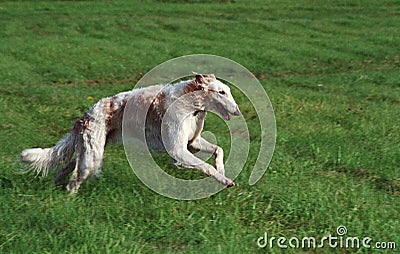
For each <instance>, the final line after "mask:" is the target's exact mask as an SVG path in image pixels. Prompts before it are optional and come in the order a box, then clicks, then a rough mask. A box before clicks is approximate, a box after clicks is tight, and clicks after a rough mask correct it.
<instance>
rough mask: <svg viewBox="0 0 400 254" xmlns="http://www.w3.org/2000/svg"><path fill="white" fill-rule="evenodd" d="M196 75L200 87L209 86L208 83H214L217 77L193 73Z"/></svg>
mask: <svg viewBox="0 0 400 254" xmlns="http://www.w3.org/2000/svg"><path fill="white" fill-rule="evenodd" d="M192 73H193V74H194V75H196V83H198V84H200V85H206V86H207V85H208V83H210V82H212V81H214V80H215V79H216V78H215V75H214V74H199V73H197V72H194V71H193V72H192Z"/></svg>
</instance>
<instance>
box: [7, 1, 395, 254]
mask: <svg viewBox="0 0 400 254" xmlns="http://www.w3.org/2000/svg"><path fill="white" fill-rule="evenodd" d="M398 24H400V6H399V4H398V1H394V0H393V1H390V0H384V1H373V0H366V1H344V0H336V1H322V0H320V1H307V0H297V1H261V0H258V1H241V0H237V1H218V3H216V2H214V1H205V2H202V1H172V2H169V1H113V2H111V1H77V2H75V1H59V2H51V1H48V2H37V1H18V2H4V1H2V2H1V3H0V94H1V97H0V108H1V111H0V144H1V147H0V156H1V160H0V168H1V173H0V185H1V186H0V193H1V196H0V206H1V208H0V225H1V226H0V252H4V253H138V252H143V253H153V252H159V253H171V252H185V253H257V252H263V253H265V252H267V251H269V252H277V253H279V252H280V249H279V248H277V247H276V248H274V249H272V250H270V249H268V248H267V249H259V248H258V246H257V244H256V241H257V239H258V238H259V237H261V236H263V235H264V232H268V235H270V236H275V237H280V236H285V237H287V238H290V237H292V236H296V237H303V236H312V237H316V238H318V239H321V238H322V237H324V236H327V235H328V234H330V233H331V234H335V232H336V228H337V227H338V226H339V225H345V226H346V227H347V229H348V234H347V235H348V236H359V237H363V236H369V237H371V238H373V240H374V241H395V242H396V243H397V245H399V244H400V219H399V210H400V209H399V208H400V202H399V201H400V197H399V194H400V172H399V168H400V160H399V158H400V150H399V145H400V121H399V115H400V82H399V80H400V68H399V67H400V48H399V41H400V33H399V28H398ZM195 53H207V54H216V55H220V56H224V57H227V58H230V59H232V60H234V61H237V62H238V63H240V64H242V65H243V66H245V67H247V68H248V69H249V70H250V71H251V72H252V73H254V74H255V75H256V76H257V77H258V78H259V79H260V81H261V82H262V84H263V86H264V88H265V90H266V91H267V93H268V95H269V97H270V99H271V101H272V104H273V106H274V109H275V115H276V120H277V133H278V136H277V144H276V149H275V153H274V157H273V159H272V162H271V164H270V166H269V169H268V170H267V172H266V174H265V175H264V176H263V178H262V180H261V181H259V182H258V183H257V184H256V185H254V186H248V184H247V183H248V179H249V176H250V172H251V169H252V164H254V161H255V158H256V155H257V152H258V149H257V145H258V144H259V143H258V142H259V137H258V132H259V130H258V129H257V127H258V125H257V121H256V118H254V111H253V110H252V108H251V106H250V105H249V102H248V101H247V100H245V99H244V98H243V97H241V96H238V101H239V105H240V106H241V108H242V112H243V114H244V115H245V117H246V119H247V120H248V124H249V126H250V130H251V133H250V135H251V138H252V146H251V151H250V156H249V160H248V163H247V164H246V168H245V169H244V170H243V171H242V172H241V174H240V175H239V177H238V178H237V179H236V181H235V182H236V184H237V185H236V186H235V187H234V188H230V189H228V190H224V191H222V192H220V193H218V194H217V195H214V196H212V197H209V198H207V199H202V200H197V201H177V200H172V199H168V198H165V197H163V196H160V195H158V194H156V193H154V192H152V191H151V190H149V189H148V188H147V187H146V186H144V185H143V184H142V183H141V182H140V181H139V180H138V179H137V177H136V176H135V175H134V174H133V172H132V170H131V168H130V167H129V164H128V162H127V160H126V158H125V154H124V151H123V148H122V147H117V146H110V147H108V148H107V151H106V155H105V163H104V168H103V175H102V177H101V178H100V179H97V180H96V179H93V180H91V181H88V182H86V183H85V184H84V185H83V186H82V188H81V191H80V193H79V194H78V195H76V196H71V195H68V194H67V193H66V191H64V190H62V189H60V188H56V187H54V186H53V183H52V177H48V178H45V179H38V178H34V177H32V176H30V175H19V174H16V171H18V169H20V168H21V165H20V164H19V163H18V156H19V153H20V152H21V151H22V150H23V149H24V148H28V147H35V146H40V147H49V146H52V145H53V144H54V143H55V142H57V141H58V140H59V139H60V138H61V137H62V136H63V135H65V134H66V133H67V132H68V131H69V129H70V127H71V124H72V123H73V121H75V120H76V119H77V118H79V117H80V116H81V115H82V114H83V113H84V112H85V111H86V110H87V109H88V108H89V107H90V106H91V105H92V104H93V103H94V102H95V101H97V100H98V99H100V98H102V97H105V96H110V95H113V94H115V93H117V92H120V91H124V90H128V89H131V88H132V87H133V86H134V84H135V83H136V81H137V80H138V79H139V78H140V77H141V76H142V75H143V74H144V73H146V72H147V71H149V70H150V69H151V68H153V67H154V66H156V65H158V64H160V63H162V62H164V61H166V60H169V59H171V58H174V57H178V56H181V55H185V54H195ZM220 125H221V122H219V121H218V119H217V118H215V117H214V118H213V117H210V118H209V119H208V121H207V126H206V127H207V128H208V129H217V127H219V126H220ZM218 138H220V139H221V141H220V142H221V143H222V144H223V146H224V147H226V146H227V145H228V142H229V137H227V136H226V135H225V136H224V132H223V131H222V132H221V137H218ZM164 159H165V160H164ZM160 160H161V161H165V162H167V161H168V159H166V158H164V157H161V159H160ZM165 167H167V168H168V169H169V170H171V168H173V166H171V165H166V166H165ZM227 170H229V169H227ZM397 249H398V246H397ZM299 251H303V252H314V251H318V253H319V252H326V253H329V252H336V253H349V252H354V251H355V250H354V249H353V250H351V249H350V250H348V249H347V250H346V249H338V248H337V249H330V248H325V249H322V250H321V249H318V250H312V249H311V250H307V249H304V250H303V249H290V250H289V252H293V253H295V252H299ZM360 251H361V252H368V250H367V249H361V250H360Z"/></svg>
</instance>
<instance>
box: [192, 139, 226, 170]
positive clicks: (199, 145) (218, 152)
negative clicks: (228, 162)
mask: <svg viewBox="0 0 400 254" xmlns="http://www.w3.org/2000/svg"><path fill="white" fill-rule="evenodd" d="M190 146H191V147H193V148H194V149H197V150H200V151H202V152H205V153H210V154H213V155H215V168H216V169H217V171H218V172H219V173H220V174H222V175H225V166H224V150H222V148H221V147H219V146H217V145H214V144H212V143H210V142H208V141H207V140H206V139H204V138H202V137H201V136H199V137H198V138H196V139H195V140H193V142H192V143H191V144H190Z"/></svg>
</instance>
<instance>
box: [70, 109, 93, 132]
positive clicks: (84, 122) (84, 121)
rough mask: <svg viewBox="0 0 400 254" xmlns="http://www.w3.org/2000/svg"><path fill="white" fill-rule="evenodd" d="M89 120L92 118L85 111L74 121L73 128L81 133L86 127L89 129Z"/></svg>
mask: <svg viewBox="0 0 400 254" xmlns="http://www.w3.org/2000/svg"><path fill="white" fill-rule="evenodd" d="M90 120H92V118H91V117H90V116H89V115H88V114H87V113H85V114H84V115H83V116H82V117H81V118H79V119H78V120H77V121H75V123H74V127H73V129H74V130H75V131H76V132H79V133H82V132H83V131H84V130H86V129H90Z"/></svg>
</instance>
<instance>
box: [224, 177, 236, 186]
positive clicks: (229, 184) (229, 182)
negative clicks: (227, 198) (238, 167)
mask: <svg viewBox="0 0 400 254" xmlns="http://www.w3.org/2000/svg"><path fill="white" fill-rule="evenodd" d="M226 186H227V187H228V188H230V187H233V186H235V183H234V182H233V181H232V180H231V179H229V178H228V182H227V184H226Z"/></svg>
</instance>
